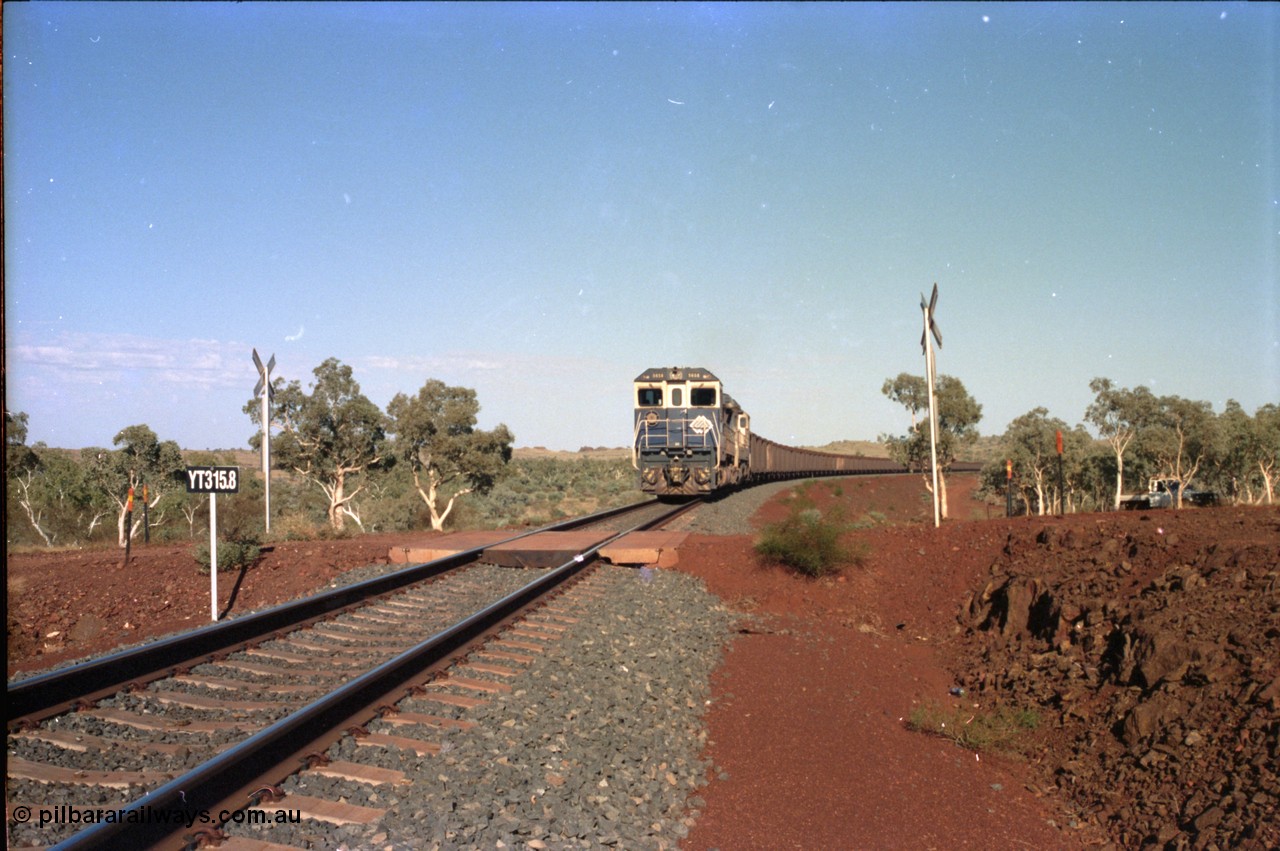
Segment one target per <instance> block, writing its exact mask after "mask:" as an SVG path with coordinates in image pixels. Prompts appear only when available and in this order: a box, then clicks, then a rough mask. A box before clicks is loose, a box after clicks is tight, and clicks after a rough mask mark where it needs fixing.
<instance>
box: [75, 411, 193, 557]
mask: <svg viewBox="0 0 1280 851" xmlns="http://www.w3.org/2000/svg"><path fill="white" fill-rule="evenodd" d="M112 444H113V445H114V446H116V447H117V448H116V449H114V450H108V449H98V448H93V449H87V450H84V451H83V452H82V453H81V459H82V461H83V463H84V464H85V470H86V474H87V476H88V477H89V479H90V480H91V481H92V482H93V483H94V485H95V486H96V487H97V488H98V490H99V491H100V492H101V493H102V494H104V495H105V496H106V497H107V498H108V499H109V500H110V501H111V502H112V503H113V504H114V505H115V506H116V510H117V516H116V530H117V537H118V543H119V545H120V546H121V547H124V546H125V545H126V544H127V543H128V541H129V539H130V538H131V537H133V535H134V534H135V533H136V532H137V531H138V529H139V527H140V526H141V524H142V522H143V521H142V516H143V512H142V511H138V512H137V513H136V514H135V516H134V518H133V522H132V524H130V525H129V526H128V528H126V523H127V522H128V517H129V508H130V506H129V496H130V491H132V492H133V495H134V498H135V499H136V500H143V499H145V500H146V504H147V507H148V508H155V507H156V506H157V505H158V504H159V503H160V501H161V500H162V499H164V497H165V496H166V495H168V494H170V493H172V492H176V491H177V490H178V488H180V487H182V482H183V471H184V470H185V469H186V464H185V462H184V461H183V459H182V450H181V449H180V448H179V447H178V444H177V443H176V442H175V441H172V440H165V441H162V440H160V438H159V437H157V436H156V433H155V432H154V431H152V430H151V428H150V426H147V425H144V424H139V425H131V426H128V427H126V428H123V429H121V430H120V432H119V433H118V434H116V436H115V438H114V439H113V441H112ZM144 485H145V486H146V492H145V494H144V491H143V486H144ZM138 504H139V505H141V502H139V503H138ZM161 520H162V516H161V517H157V518H156V519H155V522H156V523H159V522H160V521H161Z"/></svg>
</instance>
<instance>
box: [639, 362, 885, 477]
mask: <svg viewBox="0 0 1280 851" xmlns="http://www.w3.org/2000/svg"><path fill="white" fill-rule="evenodd" d="M632 398H633V401H634V403H635V430H634V434H633V435H632V442H631V446H632V458H631V460H632V465H633V466H634V467H635V468H636V470H638V471H639V473H640V489H641V490H642V491H644V492H645V493H652V494H657V495H659V496H699V495H707V494H710V493H713V492H715V491H717V490H720V489H722V488H731V487H734V486H736V485H740V484H745V483H747V482H759V481H764V480H767V479H784V478H803V477H809V476H839V475H855V474H865V473H903V472H906V470H905V469H904V468H903V467H902V466H901V465H900V464H896V463H894V462H893V461H889V460H886V459H883V458H863V457H858V456H853V455H836V454H833V453H830V452H818V451H815V450H812V449H798V448H796V447H793V446H783V445H782V444H780V443H774V442H773V441H772V440H766V439H765V438H763V437H760V436H759V435H757V434H755V433H753V432H752V431H751V418H750V417H749V416H748V415H747V413H746V412H745V411H744V410H742V408H741V407H740V406H739V405H738V403H737V402H735V401H734V400H733V399H732V398H731V397H730V396H729V394H727V393H725V392H724V388H723V387H722V386H721V383H720V379H719V378H717V377H716V376H715V375H713V374H712V373H711V372H709V371H708V370H706V369H703V368H701V367H658V368H655V369H648V370H645V371H644V372H642V373H640V375H639V376H637V377H636V379H635V382H634V387H633V397H632Z"/></svg>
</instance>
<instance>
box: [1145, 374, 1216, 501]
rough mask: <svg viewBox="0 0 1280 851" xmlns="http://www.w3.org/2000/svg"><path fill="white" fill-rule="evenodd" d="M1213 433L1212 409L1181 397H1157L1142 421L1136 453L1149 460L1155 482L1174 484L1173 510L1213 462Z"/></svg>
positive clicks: (1206, 403)
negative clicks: (1171, 482) (1186, 491)
mask: <svg viewBox="0 0 1280 851" xmlns="http://www.w3.org/2000/svg"><path fill="white" fill-rule="evenodd" d="M1217 432H1218V422H1217V418H1216V417H1215V416H1214V414H1213V408H1212V406H1210V404H1209V403H1208V402H1198V401H1193V400H1191V399H1183V398H1182V397H1181V396H1161V397H1160V398H1158V399H1157V400H1156V404H1155V408H1154V410H1152V411H1151V412H1150V413H1149V414H1148V415H1147V416H1146V417H1145V418H1144V420H1143V422H1142V424H1141V428H1140V429H1139V432H1138V435H1137V438H1136V443H1135V448H1136V452H1137V454H1138V455H1139V456H1143V457H1145V458H1147V459H1149V461H1150V462H1151V465H1152V468H1153V469H1154V471H1155V475H1156V477H1157V478H1161V479H1166V480H1170V481H1173V482H1176V483H1177V493H1176V495H1175V499H1174V506H1175V507H1176V508H1181V507H1182V494H1183V492H1184V491H1185V490H1186V489H1187V486H1188V485H1189V484H1191V482H1192V480H1193V479H1194V478H1195V477H1196V475H1197V474H1198V473H1199V472H1200V470H1201V469H1202V467H1204V466H1205V465H1206V464H1208V463H1211V462H1213V461H1214V460H1215V455H1214V453H1215V451H1216V448H1217V446H1216V444H1217Z"/></svg>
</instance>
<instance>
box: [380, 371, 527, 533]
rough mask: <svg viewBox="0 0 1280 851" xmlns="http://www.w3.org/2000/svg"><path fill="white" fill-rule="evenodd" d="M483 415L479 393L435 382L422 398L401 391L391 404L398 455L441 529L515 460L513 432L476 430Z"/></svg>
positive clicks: (424, 387) (423, 390)
mask: <svg viewBox="0 0 1280 851" xmlns="http://www.w3.org/2000/svg"><path fill="white" fill-rule="evenodd" d="M479 411H480V403H479V402H478V401H476V391H474V390H471V389H468V388H466V387H448V386H446V385H445V383H444V382H443V381H438V380H436V379H434V378H433V379H431V380H429V381H427V383H426V384H424V385H422V388H421V389H420V390H419V391H418V393H417V395H415V396H406V395H405V394H404V393H399V394H397V395H396V397H395V398H394V399H392V400H391V402H390V403H389V404H388V405H387V413H388V414H389V415H390V416H391V422H392V425H391V428H392V431H393V432H394V433H395V452H396V457H397V458H398V459H399V460H400V461H402V462H403V463H405V464H407V465H408V467H409V469H410V470H411V471H412V473H413V485H414V488H415V489H416V490H417V492H418V495H419V496H420V497H422V501H423V502H424V503H426V506H427V510H428V511H429V512H430V513H431V528H432V529H435V530H436V531H440V530H442V529H443V528H444V522H445V520H446V519H447V518H448V516H449V513H450V512H451V511H453V506H454V504H455V503H456V502H457V500H458V499H459V498H460V497H462V496H465V495H466V494H469V493H472V492H476V493H485V492H487V491H489V490H490V489H491V488H492V487H493V485H494V483H495V482H496V481H497V479H498V477H499V476H500V475H501V474H502V473H503V472H504V470H505V468H506V465H507V462H508V461H510V460H511V443H512V441H514V440H515V438H514V437H513V436H512V434H511V431H510V430H509V429H508V428H507V427H506V426H505V425H499V426H498V427H497V428H495V429H493V430H492V431H483V430H481V429H477V428H476V427H475V426H476V414H477V413H479ZM442 502H443V503H444V504H443V507H442V506H441V503H442Z"/></svg>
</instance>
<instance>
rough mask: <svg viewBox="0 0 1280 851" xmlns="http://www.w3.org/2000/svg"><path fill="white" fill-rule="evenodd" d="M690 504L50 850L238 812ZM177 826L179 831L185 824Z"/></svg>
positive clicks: (149, 834)
mask: <svg viewBox="0 0 1280 851" xmlns="http://www.w3.org/2000/svg"><path fill="white" fill-rule="evenodd" d="M696 504H697V502H690V503H686V504H684V505H680V506H676V507H675V508H674V509H673V510H672V511H670V512H667V513H664V514H662V515H660V516H658V517H656V518H652V519H650V520H646V521H645V522H643V523H641V524H638V525H636V526H634V527H632V528H630V529H627V530H625V531H622V532H617V533H614V534H611V535H609V536H607V537H605V538H603V539H601V540H600V541H599V542H598V543H596V544H594V545H593V546H591V547H589V548H587V549H585V550H583V551H582V552H580V553H578V554H577V555H575V556H574V557H573V558H571V559H569V560H568V561H566V562H565V563H564V564H562V565H560V566H559V567H556V568H554V569H552V570H551V571H549V572H548V573H545V574H543V575H542V576H540V577H538V578H537V579H535V580H533V581H532V582H530V583H529V584H527V585H525V586H524V587H523V588H520V589H517V590H516V591H513V592H511V593H510V594H508V595H507V596H505V597H503V598H502V599H500V600H498V601H497V602H494V603H491V604H490V605H489V606H487V607H485V608H484V609H482V610H480V611H479V612H476V613H475V614H473V615H470V616H469V617H467V618H466V619H464V620H462V621H459V622H458V623H456V624H454V625H453V626H451V627H449V628H447V629H445V630H443V631H442V632H439V633H437V634H436V635H433V636H432V637H430V638H428V639H426V640H425V641H423V642H421V643H419V644H417V645H415V646H414V647H412V648H410V649H408V650H406V651H404V652H403V653H401V654H400V655H398V656H396V657H395V658H393V659H390V660H388V661H386V662H384V663H382V664H380V665H378V666H377V667H375V668H373V669H372V670H370V671H369V672H367V673H365V674H362V675H360V676H359V677H356V678H355V679H353V680H350V681H349V682H347V683H345V684H344V685H342V686H340V687H339V688H337V689H335V690H334V691H333V692H331V693H329V694H328V695H325V696H324V697H322V698H319V699H317V700H315V701H313V702H312V703H310V704H308V705H307V706H304V707H303V708H301V709H299V710H298V711H297V712H294V713H292V714H290V715H288V716H286V717H285V718H282V719H281V720H279V721H277V722H275V723H274V724H272V725H270V726H269V727H267V728H265V729H263V730H260V731H259V732H257V733H255V734H254V735H253V736H251V737H249V738H248V739H246V740H245V741H243V742H241V743H240V744H239V745H236V746H235V747H233V748H230V749H229V750H226V751H223V752H222V753H221V754H219V755H218V756H216V757H214V758H213V759H211V760H209V761H208V762H206V763H204V764H203V765H200V766H198V767H197V768H195V769H193V770H192V771H190V772H188V773H187V774H184V775H182V776H181V777H177V778H175V779H173V780H171V781H169V782H168V783H166V784H164V785H163V786H161V787H160V788H158V789H155V790H153V791H152V792H150V793H148V794H146V795H144V796H143V797H141V798H139V799H138V800H137V801H134V802H133V803H131V804H129V805H128V806H125V807H119V808H116V811H117V820H116V821H114V822H100V823H98V824H95V825H94V826H93V827H91V828H88V829H86V830H83V831H81V832H79V833H77V834H75V835H74V836H71V837H69V838H67V839H65V840H63V841H62V842H60V843H58V844H57V845H54V846H53V847H52V849H51V851H87V849H113V848H119V847H124V845H123V844H122V843H127V846H128V847H130V848H152V847H157V846H158V845H159V844H160V843H163V842H165V841H166V840H167V839H170V838H172V837H173V836H174V832H175V831H174V830H173V826H174V825H173V822H170V823H168V824H165V823H163V822H160V821H159V820H156V819H152V818H149V817H148V813H149V812H152V813H154V812H165V813H185V814H187V817H188V818H191V815H192V814H196V816H197V818H198V816H199V813H200V812H201V811H204V812H208V813H209V814H210V815H211V817H212V818H213V819H219V818H220V817H221V816H222V814H223V813H232V812H237V811H239V810H241V809H244V808H245V807H247V806H251V805H253V804H255V803H257V802H258V796H257V795H256V794H255V793H257V792H261V791H262V790H263V787H264V786H271V785H275V784H277V783H281V782H283V781H284V779H285V778H287V777H288V776H289V775H290V774H293V773H294V772H296V771H297V770H298V768H297V764H298V763H299V762H300V761H301V759H302V757H303V756H304V755H305V754H307V753H310V752H312V751H315V750H317V749H319V748H322V747H328V745H330V744H332V743H333V742H334V741H336V740H337V739H338V738H339V737H340V736H341V735H342V733H341V731H342V730H345V729H346V728H347V727H349V726H351V725H363V724H366V723H368V722H369V721H372V720H374V719H376V718H377V717H378V715H377V712H376V709H375V708H376V707H379V706H381V705H382V704H383V703H385V702H387V701H393V702H394V701H398V700H399V699H400V698H402V697H404V696H406V694H407V693H406V692H405V686H406V684H409V683H410V681H411V680H413V679H414V678H415V677H418V676H420V675H421V674H422V673H423V672H424V671H428V670H429V669H430V668H431V667H432V666H433V665H437V664H439V663H441V662H443V661H445V660H448V659H449V658H450V657H454V656H458V655H461V654H462V653H463V652H464V651H465V650H466V649H467V648H468V647H470V646H471V645H474V644H476V643H477V642H478V641H479V640H480V639H482V638H483V637H485V636H486V635H487V634H488V633H489V632H490V631H491V630H493V629H494V628H496V627H497V626H500V625H501V624H502V623H504V622H506V621H508V620H510V619H512V618H513V617H514V616H515V615H516V614H517V613H519V612H520V611H521V610H522V609H524V608H526V607H528V606H529V605H531V604H532V603H533V602H535V601H536V600H538V599H539V598H541V597H542V596H544V595H546V594H548V593H550V592H551V591H553V590H554V589H556V588H558V587H560V586H561V585H563V584H564V583H565V582H567V581H568V580H570V579H571V578H573V577H574V576H576V575H577V574H578V573H579V572H580V571H582V570H583V569H584V568H586V567H587V565H588V564H590V563H591V562H593V561H594V560H595V559H596V558H597V557H598V556H599V553H600V550H601V549H602V548H603V547H605V546H607V545H608V544H610V543H612V542H613V541H616V540H618V539H619V538H621V537H623V536H624V535H627V534H630V533H631V532H636V531H639V530H642V529H648V528H650V527H652V526H656V525H658V524H660V523H663V522H666V521H668V520H671V519H672V518H674V517H676V516H677V515H679V514H682V513H684V512H685V511H688V510H689V509H691V508H693V507H694V506H695V505H696ZM283 766H293V767H290V768H283ZM272 767H274V768H272ZM246 801H247V802H246ZM197 807H199V808H200V810H199V811H198V810H197V809H196V808H197ZM227 820H230V816H229V815H228V818H227V819H222V820H220V821H219V822H218V823H217V824H215V825H214V826H216V827H221V825H222V824H224V823H225V822H226V821H227ZM202 826H204V825H202ZM183 827H184V829H185V825H183ZM192 827H194V825H192ZM184 842H185V843H186V844H185V845H183V846H181V847H189V846H190V845H192V844H194V843H195V842H196V838H195V837H191V836H188V837H184Z"/></svg>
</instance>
